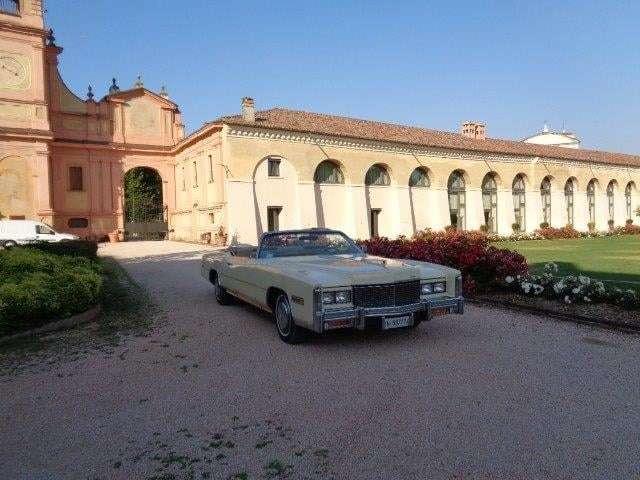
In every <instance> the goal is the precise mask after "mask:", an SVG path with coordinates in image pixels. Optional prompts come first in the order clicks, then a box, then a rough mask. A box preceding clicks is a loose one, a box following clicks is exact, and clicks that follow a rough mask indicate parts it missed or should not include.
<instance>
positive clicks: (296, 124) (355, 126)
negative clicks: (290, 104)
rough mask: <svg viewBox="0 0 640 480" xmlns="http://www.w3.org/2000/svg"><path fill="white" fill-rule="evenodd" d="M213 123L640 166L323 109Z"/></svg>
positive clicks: (602, 155) (639, 160)
mask: <svg viewBox="0 0 640 480" xmlns="http://www.w3.org/2000/svg"><path fill="white" fill-rule="evenodd" d="M212 123H217V124H227V125H236V126H247V127H261V128H269V129H275V130H286V131H292V132H306V133H314V134H320V135H330V136H338V137H346V138H353V139H364V140H376V141H382V142H394V143H401V144H408V145H417V146H423V147H434V148H445V149H453V150H465V151H470V152H483V153H494V154H507V155H523V156H530V157H544V158H549V159H565V160H574V161H580V162H588V163H600V164H609V165H622V166H633V167H640V156H638V155H629V154H624V153H610V152H602V151H598V150H586V149H571V148H563V147H553V146H548V145H536V144H533V143H524V142H517V141H514V140H501V139H495V138H486V139H484V140H479V139H473V138H468V137H465V136H463V135H460V134H458V133H452V132H442V131H438V130H430V129H426V128H418V127H410V126H406V125H397V124H393V123H385V122H374V121H370V120H361V119H357V118H349V117H340V116H336V115H327V114H322V113H312V112H303V111H298V110H288V109H284V108H272V109H269V110H263V111H259V112H257V113H256V121H255V123H251V122H246V121H244V120H243V119H242V116H240V115H231V116H225V117H221V118H219V119H218V120H216V121H214V122H212Z"/></svg>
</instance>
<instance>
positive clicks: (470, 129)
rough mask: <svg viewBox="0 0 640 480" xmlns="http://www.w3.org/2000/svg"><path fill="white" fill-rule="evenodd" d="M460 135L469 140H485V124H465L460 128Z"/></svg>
mask: <svg viewBox="0 0 640 480" xmlns="http://www.w3.org/2000/svg"><path fill="white" fill-rule="evenodd" d="M460 133H461V134H462V136H464V137H467V138H475V139H478V140H484V139H485V138H486V135H485V124H484V123H480V122H464V123H463V124H462V126H461V127H460Z"/></svg>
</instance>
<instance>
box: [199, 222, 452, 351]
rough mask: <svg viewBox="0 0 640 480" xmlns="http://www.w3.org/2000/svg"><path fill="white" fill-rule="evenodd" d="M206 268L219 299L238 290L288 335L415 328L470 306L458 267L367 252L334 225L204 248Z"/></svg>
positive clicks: (290, 338) (290, 339) (289, 338)
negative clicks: (216, 248) (222, 247)
mask: <svg viewBox="0 0 640 480" xmlns="http://www.w3.org/2000/svg"><path fill="white" fill-rule="evenodd" d="M202 276H203V277H204V278H205V279H206V280H208V281H210V282H211V283H212V284H213V285H214V289H215V297H216V300H217V301H218V303H220V304H221V305H227V304H229V303H231V302H232V301H233V300H234V298H237V299H240V300H243V301H245V302H248V303H251V304H253V305H255V306H257V307H259V308H261V309H264V310H266V311H268V312H271V313H272V314H273V316H274V318H275V324H276V329H277V331H278V335H279V336H280V338H281V339H282V340H283V341H285V342H287V343H298V342H301V341H303V340H305V339H306V338H307V333H308V332H309V331H310V330H311V331H314V332H317V333H324V332H326V331H329V330H336V329H342V328H351V329H359V330H364V329H381V330H389V329H395V328H413V327H416V326H418V325H419V324H420V323H421V322H422V321H424V320H431V318H432V317H434V316H436V315H444V314H448V313H457V314H462V313H463V310H464V299H463V297H462V278H461V276H460V272H459V271H457V270H454V269H452V268H447V267H443V266H441V265H435V264H431V263H424V262H417V261H411V260H390V259H385V258H380V257H374V256H369V255H367V254H366V252H365V251H364V250H363V249H361V248H360V247H358V245H357V244H356V243H355V242H354V241H353V240H351V239H350V238H349V237H347V236H346V235H345V234H344V233H342V232H339V231H336V230H329V229H308V230H290V231H280V232H269V233H265V234H264V235H262V237H261V239H260V242H259V245H258V247H233V246H232V247H230V248H229V249H228V251H226V252H224V253H222V252H216V253H210V254H206V255H204V256H203V258H202Z"/></svg>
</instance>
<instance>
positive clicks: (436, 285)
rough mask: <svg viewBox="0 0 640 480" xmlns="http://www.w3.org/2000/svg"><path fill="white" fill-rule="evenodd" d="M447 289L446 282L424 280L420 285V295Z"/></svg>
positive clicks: (441, 291) (442, 291)
mask: <svg viewBox="0 0 640 480" xmlns="http://www.w3.org/2000/svg"><path fill="white" fill-rule="evenodd" d="M446 291H447V282H425V283H422V284H421V285H420V295H431V294H432V293H444V292H446Z"/></svg>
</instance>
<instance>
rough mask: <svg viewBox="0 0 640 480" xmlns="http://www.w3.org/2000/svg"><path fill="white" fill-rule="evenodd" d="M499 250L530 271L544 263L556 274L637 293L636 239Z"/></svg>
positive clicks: (639, 255)
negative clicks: (587, 278)
mask: <svg viewBox="0 0 640 480" xmlns="http://www.w3.org/2000/svg"><path fill="white" fill-rule="evenodd" d="M495 245H496V246H497V247H500V248H508V249H510V250H516V251H518V252H520V253H521V254H522V255H524V256H525V257H526V259H527V261H528V262H529V266H530V267H531V269H532V271H534V272H539V271H540V270H542V267H543V266H544V264H545V263H547V262H554V263H556V264H558V267H559V273H560V274H572V273H582V274H585V275H588V276H590V277H593V278H598V279H600V280H606V281H608V282H612V283H613V284H616V285H617V286H619V287H621V288H622V287H624V288H635V289H636V290H638V291H639V292H640V235H623V236H620V237H599V238H577V239H567V240H564V239H563V240H525V241H519V242H496V244H495Z"/></svg>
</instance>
